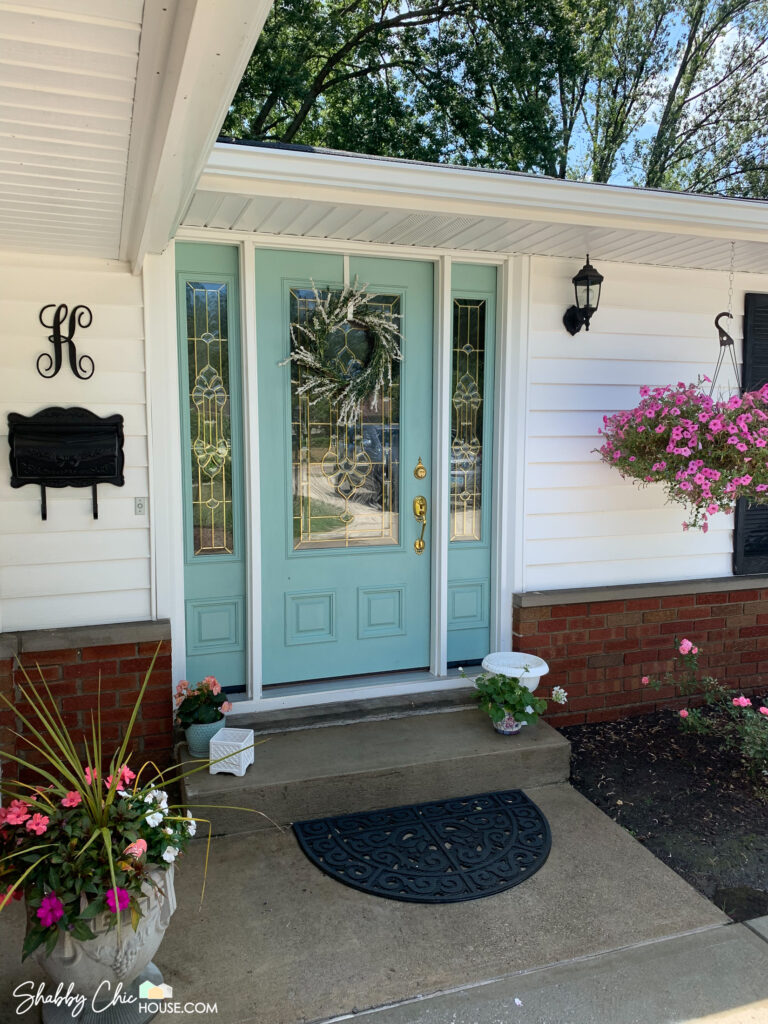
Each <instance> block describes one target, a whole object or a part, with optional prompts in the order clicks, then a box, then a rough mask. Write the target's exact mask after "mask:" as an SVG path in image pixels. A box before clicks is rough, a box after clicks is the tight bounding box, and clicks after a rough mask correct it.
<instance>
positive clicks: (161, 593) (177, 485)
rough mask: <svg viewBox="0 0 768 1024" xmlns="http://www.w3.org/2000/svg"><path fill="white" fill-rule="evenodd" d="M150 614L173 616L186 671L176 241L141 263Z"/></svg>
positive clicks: (179, 669) (180, 670)
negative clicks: (145, 392)
mask: <svg viewBox="0 0 768 1024" xmlns="http://www.w3.org/2000/svg"><path fill="white" fill-rule="evenodd" d="M142 284H143V291H144V350H145V359H146V389H147V446H148V452H147V455H148V459H149V481H150V495H149V517H150V518H149V526H150V546H151V558H152V614H153V615H154V616H155V617H156V618H158V619H170V621H171V642H172V644H173V662H172V670H171V671H172V676H173V681H174V682H176V681H178V680H179V679H183V678H184V677H185V675H186V629H185V623H184V536H183V525H182V524H183V517H182V507H183V506H182V502H183V493H182V486H181V435H180V429H179V422H180V420H179V383H178V378H179V374H178V357H177V348H176V346H177V341H176V258H175V251H174V247H173V245H172V244H171V245H169V246H168V248H167V249H166V250H165V252H164V253H163V254H162V255H160V256H154V255H150V256H147V257H146V259H145V260H144V265H143V268H142Z"/></svg>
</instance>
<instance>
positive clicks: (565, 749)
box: [181, 708, 570, 834]
mask: <svg viewBox="0 0 768 1024" xmlns="http://www.w3.org/2000/svg"><path fill="white" fill-rule="evenodd" d="M264 739H265V741H264V742H263V743H262V744H261V745H259V746H257V747H256V749H255V751H254V755H255V760H254V764H253V765H252V766H251V767H250V768H249V769H248V771H247V772H246V774H245V775H244V776H243V777H242V778H237V777H236V776H233V775H225V774H217V775H211V774H209V773H208V772H198V773H196V774H194V775H192V776H190V777H189V778H188V779H186V780H185V781H184V783H183V786H182V789H183V797H184V800H185V801H186V803H187V805H188V806H189V807H190V808H192V812H193V814H194V813H195V807H198V808H200V813H199V816H200V817H206V818H210V819H211V821H212V823H213V829H214V832H215V833H217V834H222V833H223V834H234V833H238V832H248V831H251V830H252V829H255V828H260V827H267V826H269V824H270V823H269V821H267V820H266V819H264V818H260V817H258V816H256V815H252V814H244V813H243V812H242V811H238V810H231V809H228V808H231V807H233V806H234V807H247V808H251V809H253V810H257V811H261V812H262V813H263V814H265V815H267V816H268V818H269V819H271V820H272V821H274V822H277V823H278V824H286V823H288V822H292V821H300V820H303V819H306V818H319V817H323V816H325V815H328V814H347V813H352V812H355V811H366V810H376V809H380V808H384V807H396V806H398V805H399V804H407V803H419V802H424V801H427V800H442V799H446V798H448V797H453V796H466V795H469V794H471V793H482V792H487V791H491V790H496V789H522V788H530V787H532V786H544V785H550V784H554V783H558V782H564V781H565V780H567V779H568V776H569V771H570V743H569V742H568V741H567V740H566V739H565V738H564V737H563V736H561V735H560V733H558V732H556V730H555V729H553V728H552V727H551V726H549V725H547V724H546V723H545V722H541V721H539V722H537V723H536V724H535V725H533V726H527V727H526V728H524V729H523V730H522V732H520V733H518V735H516V736H500V735H499V734H498V733H496V732H494V730H493V729H492V727H491V724H490V722H489V721H488V719H487V718H486V717H485V716H484V715H482V714H480V713H479V712H478V711H477V710H476V709H474V708H473V709H471V710H458V711H442V712H435V713H432V714H418V715H413V716H409V717H400V718H387V719H384V720H379V721H363V722H355V723H353V724H347V725H333V726H326V727H324V728H309V729H299V730H293V731H288V732H281V733H274V734H272V735H269V736H267V737H265V738H264ZM187 758H188V754H187V753H186V749H184V750H183V752H182V754H181V760H185V759H187Z"/></svg>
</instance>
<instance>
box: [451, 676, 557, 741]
mask: <svg viewBox="0 0 768 1024" xmlns="http://www.w3.org/2000/svg"><path fill="white" fill-rule="evenodd" d="M462 675H463V673H462ZM465 678H466V677H465ZM475 689H476V691H477V693H476V694H475V696H476V699H477V702H478V704H479V705H480V707H481V709H482V710H483V711H485V712H486V714H487V715H488V717H489V718H490V719H491V722H492V723H493V727H494V729H495V730H496V732H499V733H501V734H502V735H503V736H512V735H514V734H515V733H518V732H520V730H521V729H522V727H523V726H524V725H531V724H532V723H533V722H535V721H536V720H537V719H538V717H539V715H542V714H543V713H544V712H545V711H546V709H547V702H546V700H545V699H544V698H543V697H535V696H534V695H533V693H531V691H530V689H529V688H528V687H527V686H526V685H525V683H522V682H521V681H520V679H519V678H516V677H514V676H505V675H501V674H500V673H496V674H491V673H487V672H486V673H484V674H483V675H480V676H478V677H477V679H476V680H475ZM567 699H568V695H567V693H566V692H565V690H564V689H563V688H562V686H556V687H554V689H553V690H552V700H554V701H555V703H557V704H564V703H565V702H566V700H567Z"/></svg>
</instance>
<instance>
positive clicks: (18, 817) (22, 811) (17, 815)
mask: <svg viewBox="0 0 768 1024" xmlns="http://www.w3.org/2000/svg"><path fill="white" fill-rule="evenodd" d="M29 817H30V814H29V807H28V806H27V804H25V803H24V801H23V800H11V802H10V805H9V807H8V813H7V815H6V816H5V820H6V821H7V822H8V824H9V825H23V824H24V822H25V821H26V820H27V818H29Z"/></svg>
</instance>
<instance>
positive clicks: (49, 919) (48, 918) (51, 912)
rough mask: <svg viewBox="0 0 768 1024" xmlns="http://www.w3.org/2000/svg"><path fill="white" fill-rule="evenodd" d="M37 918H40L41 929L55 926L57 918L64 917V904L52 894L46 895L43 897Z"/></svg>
mask: <svg viewBox="0 0 768 1024" xmlns="http://www.w3.org/2000/svg"><path fill="white" fill-rule="evenodd" d="M37 916H38V917H39V918H40V922H41V924H42V926H43V928H50V926H51V925H52V924H56V922H57V921H58V920H59V918H61V917H64V904H63V903H62V902H61V900H60V899H59V897H58V896H56V895H54V893H52V892H51V893H48V895H47V896H43V899H42V902H41V903H40V907H39V908H38V911H37Z"/></svg>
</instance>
